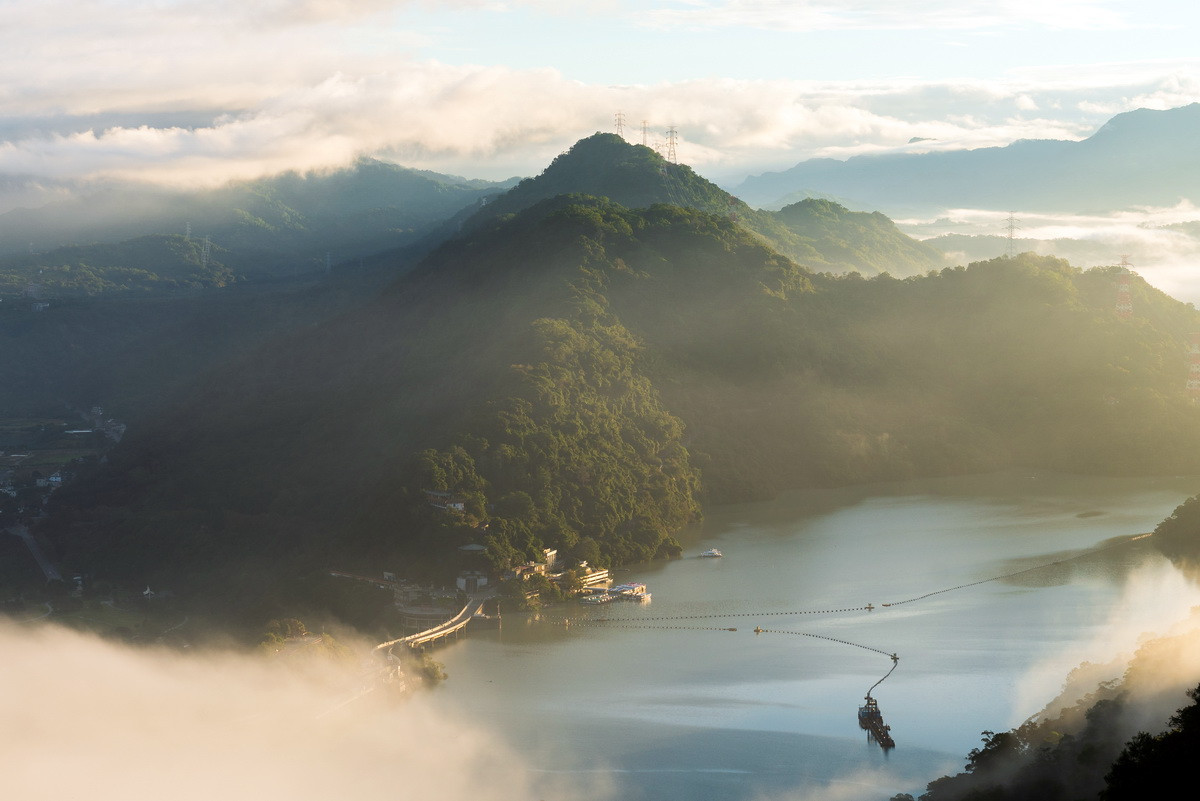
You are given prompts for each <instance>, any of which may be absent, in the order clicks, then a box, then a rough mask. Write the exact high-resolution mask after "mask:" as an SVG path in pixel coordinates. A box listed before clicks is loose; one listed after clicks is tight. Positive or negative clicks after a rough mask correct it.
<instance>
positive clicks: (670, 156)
mask: <svg viewBox="0 0 1200 801" xmlns="http://www.w3.org/2000/svg"><path fill="white" fill-rule="evenodd" d="M678 141H679V131H677V130H675V126H674V125H672V126H671V127H670V128H668V129H667V161H669V162H671V163H672V164H675V163H676V155H675V143H676V142H678Z"/></svg>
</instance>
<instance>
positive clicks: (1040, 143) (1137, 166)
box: [734, 103, 1200, 214]
mask: <svg viewBox="0 0 1200 801" xmlns="http://www.w3.org/2000/svg"><path fill="white" fill-rule="evenodd" d="M1197 141H1200V104H1196V103H1193V104H1191V105H1188V106H1182V107H1179V108H1174V109H1168V110H1166V111H1156V110H1151V109H1138V110H1136V111H1129V112H1125V113H1123V114H1118V115H1117V116H1115V117H1113V118H1112V119H1111V120H1109V121H1108V122H1107V123H1105V124H1104V125H1103V126H1101V127H1100V128H1099V129H1098V130H1097V131H1096V132H1095V133H1094V134H1092V135H1091V136H1090V137H1088V138H1087V139H1084V140H1082V141H1080V142H1071V141H1064V140H1020V141H1017V142H1013V143H1012V144H1010V145H1006V146H1004V147H988V148H978V149H975V150H953V151H939V152H930V153H905V154H887V155H863V156H855V157H853V158H850V159H847V160H846V161H837V160H835V159H810V160H808V161H803V162H801V163H799V164H797V165H796V166H795V167H792V168H791V169H788V170H784V171H781V172H769V173H763V174H762V175H758V176H752V177H750V178H747V179H746V180H745V181H743V182H742V183H741V184H740V185H738V187H737V188H736V189H735V190H734V192H735V193H736V194H738V195H739V196H740V197H742V198H745V199H746V200H747V202H749V203H751V204H752V205H755V206H758V207H760V208H779V207H781V206H783V205H786V204H788V203H792V202H795V201H796V200H799V199H802V198H805V197H809V196H820V197H835V198H837V199H838V200H839V201H840V202H842V203H845V204H846V205H848V206H850V207H852V208H871V209H883V210H884V211H885V213H888V214H903V213H916V212H925V211H930V210H935V209H946V208H991V209H1009V208H1021V209H1027V210H1030V211H1089V210H1109V209H1115V208H1127V207H1130V206H1133V205H1151V206H1159V205H1173V204H1175V203H1176V202H1178V201H1179V200H1180V199H1181V198H1188V199H1193V200H1200V150H1197V148H1196V142H1197Z"/></svg>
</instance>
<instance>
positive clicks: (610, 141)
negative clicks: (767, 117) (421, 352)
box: [464, 133, 946, 276]
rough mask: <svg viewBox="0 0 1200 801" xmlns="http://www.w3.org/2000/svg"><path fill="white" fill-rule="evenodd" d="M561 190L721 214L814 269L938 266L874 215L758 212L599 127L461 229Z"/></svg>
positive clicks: (812, 207)
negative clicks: (600, 129) (595, 132)
mask: <svg viewBox="0 0 1200 801" xmlns="http://www.w3.org/2000/svg"><path fill="white" fill-rule="evenodd" d="M565 194H581V195H591V196H595V197H605V198H608V199H610V200H612V201H614V202H615V203H619V204H620V205H622V206H625V207H626V208H631V209H640V208H647V207H649V206H652V205H655V204H659V203H663V204H669V205H673V206H680V207H682V208H688V209H696V210H697V211H703V212H707V213H709V214H715V215H718V216H724V217H728V218H729V219H731V220H733V221H735V222H736V223H737V224H738V225H740V226H741V227H742V228H745V229H746V230H748V231H751V232H753V233H754V234H755V235H757V236H758V237H759V238H761V239H762V241H764V242H765V243H767V244H769V245H770V246H771V247H772V248H774V249H775V250H777V251H779V252H780V253H782V254H784V255H785V256H788V257H789V258H791V259H793V260H795V261H796V262H798V263H800V264H803V265H804V266H805V267H806V268H808V269H810V270H812V271H814V272H836V273H843V272H850V271H857V272H861V273H863V274H865V275H877V274H879V273H881V272H889V273H891V274H893V275H897V276H907V275H914V274H920V273H923V272H926V271H928V270H931V269H935V268H940V267H943V266H945V264H946V261H945V259H944V258H943V257H942V255H941V254H940V253H939V252H938V251H936V250H933V249H931V248H927V247H925V246H923V245H921V244H920V243H918V242H916V241H915V240H913V239H911V238H910V237H908V236H905V235H904V234H902V233H900V231H899V230H897V229H896V228H895V226H894V225H893V224H892V222H891V221H890V220H888V219H887V218H886V217H884V216H883V215H882V214H875V215H871V214H861V213H856V212H850V211H849V210H847V209H846V208H844V207H842V206H839V205H838V204H836V203H828V204H823V205H820V204H797V205H795V206H794V207H791V208H789V209H787V210H785V211H784V212H780V213H771V212H764V211H760V210H758V209H754V208H751V207H750V206H748V205H747V204H746V203H744V202H742V201H741V200H739V199H738V198H736V197H734V196H733V195H730V194H729V193H728V192H725V191H724V190H722V189H720V188H719V187H718V186H716V185H715V184H713V183H711V182H710V181H708V180H706V179H704V178H702V177H700V176H699V175H697V174H696V173H695V172H694V171H693V170H692V169H691V168H690V167H688V166H687V165H686V164H673V163H671V162H668V161H666V160H665V159H664V158H662V156H660V155H659V154H658V153H656V152H655V151H654V150H652V149H651V148H648V147H645V146H644V145H632V144H629V143H628V142H626V141H625V140H624V139H622V138H621V137H619V136H617V135H616V134H607V133H597V134H594V135H592V136H589V137H587V138H585V139H581V140H580V141H579V142H577V143H576V144H575V145H574V146H573V147H571V149H570V150H568V151H567V152H565V153H563V154H562V155H560V156H559V157H558V158H556V159H555V160H554V161H553V162H552V163H551V164H550V165H549V166H548V167H547V168H546V169H545V170H544V171H543V172H542V173H541V174H540V175H538V176H536V177H534V178H526V179H525V180H523V181H521V182H520V183H519V184H517V185H516V186H515V187H513V188H512V189H511V190H509V191H508V192H505V193H504V194H503V195H500V196H498V197H496V198H494V199H493V200H491V201H490V202H488V203H487V205H485V206H484V207H483V208H481V209H479V210H478V211H477V212H475V213H474V215H472V216H471V217H470V218H468V219H467V220H465V222H464V228H465V230H474V229H478V228H480V227H482V226H484V225H487V224H489V223H490V222H492V221H495V220H498V219H501V218H503V217H504V216H506V215H509V214H513V213H515V212H518V211H521V210H522V209H526V208H529V207H530V206H532V205H533V204H535V203H537V202H538V201H541V200H546V199H549V198H552V197H555V196H557V195H565ZM850 242H853V245H851V244H848V243H850Z"/></svg>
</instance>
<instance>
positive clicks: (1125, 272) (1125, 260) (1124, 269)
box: [1116, 255, 1133, 320]
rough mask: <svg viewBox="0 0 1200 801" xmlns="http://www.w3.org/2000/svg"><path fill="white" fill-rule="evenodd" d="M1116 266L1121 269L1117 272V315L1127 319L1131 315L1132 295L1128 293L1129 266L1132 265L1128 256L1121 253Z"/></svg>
mask: <svg viewBox="0 0 1200 801" xmlns="http://www.w3.org/2000/svg"><path fill="white" fill-rule="evenodd" d="M1117 266H1118V267H1119V268H1120V270H1121V271H1120V272H1119V273H1117V305H1116V310H1117V316H1118V317H1120V318H1121V319H1122V320H1128V319H1129V318H1131V317H1133V296H1132V295H1131V294H1130V293H1129V278H1130V273H1129V268H1130V267H1132V266H1133V265H1132V264H1130V263H1129V256H1126V255H1122V256H1121V263H1120V264H1119V265H1117Z"/></svg>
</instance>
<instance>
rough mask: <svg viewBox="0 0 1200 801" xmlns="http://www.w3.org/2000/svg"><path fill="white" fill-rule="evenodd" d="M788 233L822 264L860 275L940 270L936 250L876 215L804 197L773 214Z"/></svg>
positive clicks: (940, 259) (941, 262)
mask: <svg viewBox="0 0 1200 801" xmlns="http://www.w3.org/2000/svg"><path fill="white" fill-rule="evenodd" d="M775 217H776V219H778V220H779V221H780V222H781V223H783V224H784V225H785V226H787V228H788V230H790V231H792V232H793V233H795V234H797V235H798V236H800V237H803V238H804V239H806V240H809V241H811V242H812V243H813V247H814V248H816V250H817V251H819V252H820V253H821V254H822V256H824V257H825V259H826V260H828V261H830V262H832V263H834V264H838V265H847V266H849V267H850V268H852V269H854V270H855V271H857V272H859V273H862V274H863V275H879V274H880V273H889V274H891V275H893V276H896V277H904V276H908V275H921V274H922V273H925V272H928V271H929V270H932V269H940V268H942V267H944V266H946V259H945V257H944V256H943V255H942V253H941V251H938V250H936V249H935V248H932V247H930V246H929V245H926V244H925V243H923V242H918V241H917V240H915V239H913V238H912V237H910V236H908V235H906V234H903V233H901V232H900V230H899V229H898V228H896V224H895V223H894V222H892V221H891V220H890V219H888V218H887V217H886V216H884V215H883V214H880V213H879V212H877V211H876V212H869V213H868V212H862V211H850V210H849V209H847V208H846V207H845V206H842V205H841V204H838V203H834V202H833V201H831V200H818V199H815V198H808V199H806V200H801V201H800V202H799V203H793V204H792V205H790V206H785V207H784V208H782V209H780V210H779V211H778V212H776V213H775Z"/></svg>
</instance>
